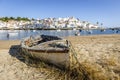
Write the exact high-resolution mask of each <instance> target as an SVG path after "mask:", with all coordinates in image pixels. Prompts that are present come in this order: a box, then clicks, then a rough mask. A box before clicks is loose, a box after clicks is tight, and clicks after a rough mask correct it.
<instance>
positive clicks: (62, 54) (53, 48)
mask: <svg viewBox="0 0 120 80" xmlns="http://www.w3.org/2000/svg"><path fill="white" fill-rule="evenodd" d="M21 48H22V51H23V54H24V55H26V56H29V57H32V58H36V59H39V60H41V61H44V62H45V63H49V64H53V65H55V66H57V67H59V68H68V67H69V66H70V60H69V57H70V55H69V45H68V41H67V40H65V39H63V38H59V37H57V36H49V35H41V36H35V37H32V36H30V37H27V38H25V39H24V40H22V41H21Z"/></svg>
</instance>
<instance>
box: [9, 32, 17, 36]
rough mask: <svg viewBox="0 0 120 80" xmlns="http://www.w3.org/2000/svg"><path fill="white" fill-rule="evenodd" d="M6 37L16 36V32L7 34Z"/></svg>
mask: <svg viewBox="0 0 120 80" xmlns="http://www.w3.org/2000/svg"><path fill="white" fill-rule="evenodd" d="M8 35H9V36H16V35H18V32H8Z"/></svg>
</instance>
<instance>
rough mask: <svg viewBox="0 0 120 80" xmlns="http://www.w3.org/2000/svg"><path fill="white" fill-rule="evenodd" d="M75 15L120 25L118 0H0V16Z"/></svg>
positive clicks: (84, 18)
mask: <svg viewBox="0 0 120 80" xmlns="http://www.w3.org/2000/svg"><path fill="white" fill-rule="evenodd" d="M5 16H7V17H11V16H12V17H18V16H20V17H28V18H40V19H44V18H49V17H51V18H54V17H55V18H59V17H63V18H64V17H71V16H73V17H75V18H79V19H80V20H82V21H88V22H91V23H93V24H96V22H99V24H101V23H103V26H104V27H120V0H0V17H5Z"/></svg>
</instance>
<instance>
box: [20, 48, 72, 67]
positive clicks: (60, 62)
mask: <svg viewBox="0 0 120 80" xmlns="http://www.w3.org/2000/svg"><path fill="white" fill-rule="evenodd" d="M22 51H23V52H24V55H26V56H29V57H33V58H37V59H39V60H41V61H44V62H45V63H49V64H53V65H55V66H57V67H59V68H62V69H64V68H68V67H69V64H70V61H69V53H68V51H65V52H63V51H61V52H58V51H56V52H54V51H53V52H52V51H51V52H47V51H46V52H44V51H39V50H37V51H35V50H27V49H25V48H22Z"/></svg>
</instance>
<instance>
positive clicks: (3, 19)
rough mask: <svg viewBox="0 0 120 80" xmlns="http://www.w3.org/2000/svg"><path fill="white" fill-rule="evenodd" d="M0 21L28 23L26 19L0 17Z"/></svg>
mask: <svg viewBox="0 0 120 80" xmlns="http://www.w3.org/2000/svg"><path fill="white" fill-rule="evenodd" d="M0 20H1V21H4V22H8V21H9V20H15V21H30V19H28V18H27V17H23V18H22V17H17V18H15V17H1V18H0Z"/></svg>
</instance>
